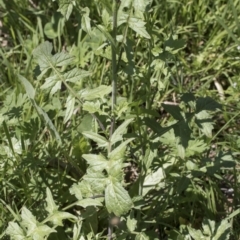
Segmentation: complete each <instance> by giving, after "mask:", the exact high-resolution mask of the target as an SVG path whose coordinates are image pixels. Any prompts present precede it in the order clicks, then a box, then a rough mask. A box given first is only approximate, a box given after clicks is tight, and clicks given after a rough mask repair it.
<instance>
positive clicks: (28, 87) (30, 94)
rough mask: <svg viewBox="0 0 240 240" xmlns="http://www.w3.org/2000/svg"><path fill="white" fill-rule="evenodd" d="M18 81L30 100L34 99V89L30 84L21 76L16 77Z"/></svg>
mask: <svg viewBox="0 0 240 240" xmlns="http://www.w3.org/2000/svg"><path fill="white" fill-rule="evenodd" d="M18 78H19V80H20V81H21V83H22V84H23V86H24V88H25V91H26V93H27V95H28V97H29V98H30V99H34V97H35V89H34V88H33V86H32V84H31V83H30V82H29V81H28V80H27V79H26V78H25V77H23V76H21V75H18Z"/></svg>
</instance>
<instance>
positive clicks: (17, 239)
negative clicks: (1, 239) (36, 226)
mask: <svg viewBox="0 0 240 240" xmlns="http://www.w3.org/2000/svg"><path fill="white" fill-rule="evenodd" d="M6 234H8V235H10V237H11V239H13V240H25V239H26V235H25V234H24V231H23V230H22V229H21V228H20V226H19V225H18V224H17V223H15V222H9V223H8V227H7V230H6Z"/></svg>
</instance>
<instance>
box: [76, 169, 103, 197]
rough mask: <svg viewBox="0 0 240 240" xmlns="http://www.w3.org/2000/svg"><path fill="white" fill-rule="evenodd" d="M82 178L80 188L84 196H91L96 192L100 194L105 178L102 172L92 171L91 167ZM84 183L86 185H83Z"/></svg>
mask: <svg viewBox="0 0 240 240" xmlns="http://www.w3.org/2000/svg"><path fill="white" fill-rule="evenodd" d="M83 180H85V182H84V181H82V182H81V183H80V188H81V191H82V193H83V192H84V194H83V195H84V196H86V197H92V196H94V195H96V194H102V193H103V191H104V189H105V187H106V181H107V178H106V176H105V175H104V174H103V173H102V172H96V171H93V170H92V169H91V168H88V171H87V174H86V175H85V176H84V177H83ZM86 183H87V184H89V186H87V184H86ZM85 185H86V186H85Z"/></svg>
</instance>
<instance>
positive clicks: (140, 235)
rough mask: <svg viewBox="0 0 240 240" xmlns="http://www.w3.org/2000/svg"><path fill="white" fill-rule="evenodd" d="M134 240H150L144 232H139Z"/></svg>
mask: <svg viewBox="0 0 240 240" xmlns="http://www.w3.org/2000/svg"><path fill="white" fill-rule="evenodd" d="M135 240H150V238H149V237H148V236H147V235H146V233H144V232H140V233H138V234H137V235H136V237H135Z"/></svg>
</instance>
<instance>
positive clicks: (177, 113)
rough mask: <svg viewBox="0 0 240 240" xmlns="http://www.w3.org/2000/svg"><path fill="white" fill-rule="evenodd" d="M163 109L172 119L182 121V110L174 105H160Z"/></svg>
mask: <svg viewBox="0 0 240 240" xmlns="http://www.w3.org/2000/svg"><path fill="white" fill-rule="evenodd" d="M162 106H163V108H164V109H165V110H166V111H167V112H168V113H170V114H171V115H172V116H173V118H174V119H176V120H183V119H184V118H183V116H182V114H181V111H182V109H181V108H180V107H179V106H176V105H169V104H164V103H163V104H162Z"/></svg>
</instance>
